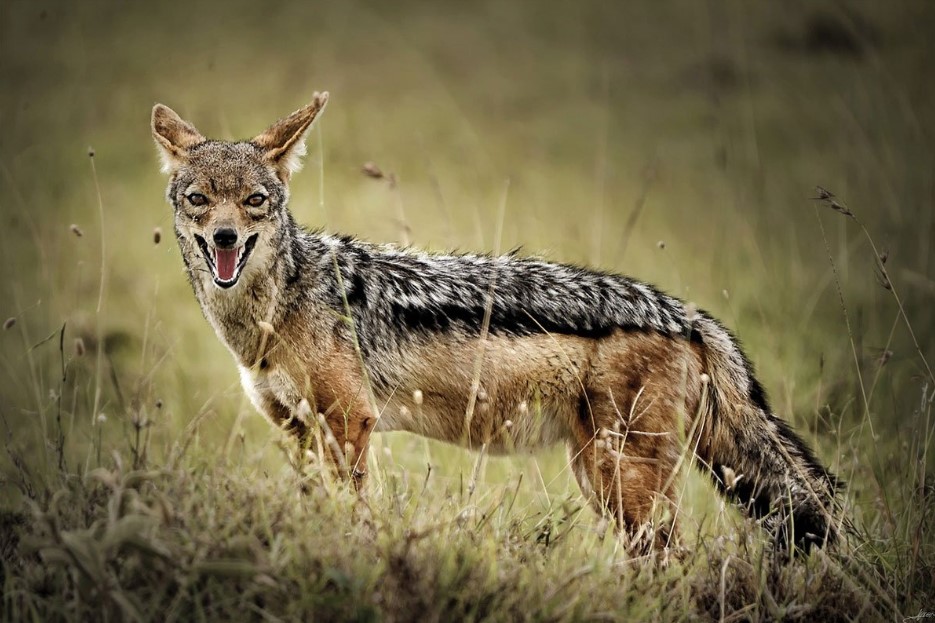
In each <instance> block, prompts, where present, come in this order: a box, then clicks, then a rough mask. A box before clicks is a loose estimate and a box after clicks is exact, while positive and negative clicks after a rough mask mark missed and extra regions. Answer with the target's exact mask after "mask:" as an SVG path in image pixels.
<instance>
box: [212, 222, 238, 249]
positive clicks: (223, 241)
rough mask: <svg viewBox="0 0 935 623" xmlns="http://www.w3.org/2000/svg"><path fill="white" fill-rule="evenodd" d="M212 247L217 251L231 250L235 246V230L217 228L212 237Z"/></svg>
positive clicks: (231, 228)
mask: <svg viewBox="0 0 935 623" xmlns="http://www.w3.org/2000/svg"><path fill="white" fill-rule="evenodd" d="M212 239H213V240H214V246H216V247H217V248H219V249H233V248H234V246H236V244H237V230H236V229H234V228H233V227H223V226H222V227H218V228H217V229H215V230H214V235H213V236H212Z"/></svg>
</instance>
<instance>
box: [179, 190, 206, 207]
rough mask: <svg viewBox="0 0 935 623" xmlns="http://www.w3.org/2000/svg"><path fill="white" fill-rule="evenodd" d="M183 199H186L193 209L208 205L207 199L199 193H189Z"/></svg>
mask: <svg viewBox="0 0 935 623" xmlns="http://www.w3.org/2000/svg"><path fill="white" fill-rule="evenodd" d="M185 198H186V199H188V202H189V203H190V204H192V205H193V206H195V207H201V206H204V205H208V198H207V197H205V196H204V195H202V194H201V193H191V194H190V195H188V196H187V197H185Z"/></svg>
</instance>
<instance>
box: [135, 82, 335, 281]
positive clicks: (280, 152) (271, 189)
mask: <svg viewBox="0 0 935 623" xmlns="http://www.w3.org/2000/svg"><path fill="white" fill-rule="evenodd" d="M327 101H328V94H327V93H316V94H315V96H314V97H313V99H312V103H311V104H309V105H308V106H306V107H304V108H301V109H299V110H297V111H295V112H294V113H292V114H291V115H289V116H288V117H286V118H284V119H280V120H279V121H277V122H276V123H274V124H273V125H272V126H270V127H269V128H268V129H267V130H266V131H265V132H263V133H262V134H260V135H258V136H256V137H254V138H253V139H251V140H248V141H237V142H227V141H216V140H209V139H206V138H205V137H204V136H202V135H201V133H200V132H199V131H198V130H196V129H195V127H194V126H193V125H191V124H190V123H188V122H186V121H184V120H182V118H181V117H179V116H178V115H177V114H176V113H175V112H174V111H173V110H172V109H171V108H168V107H167V106H163V105H162V104H156V106H155V107H154V108H153V118H152V130H153V138H154V139H155V140H156V145H157V146H158V148H159V152H160V155H161V156H162V170H163V171H164V172H166V173H168V174H169V176H170V180H169V189H168V192H167V196H168V199H169V202H170V203H171V204H172V205H173V206H174V207H175V231H176V235H177V236H178V239H179V246H180V247H181V249H182V256H183V258H184V260H185V264H186V265H187V267H188V269H189V271H191V273H192V276H193V278H194V277H195V276H196V275H203V276H204V277H205V278H207V276H208V275H210V278H211V280H212V281H213V283H214V285H216V286H217V287H219V288H222V289H227V288H231V287H233V286H235V285H236V284H237V283H238V281H240V280H241V278H242V277H245V276H249V275H250V274H259V273H260V272H261V271H266V270H269V268H270V263H271V261H272V258H273V257H274V256H275V250H276V248H277V246H278V245H279V243H280V242H281V236H282V235H283V232H284V231H286V229H287V228H285V227H284V225H285V224H286V222H287V219H288V218H289V217H288V213H287V212H286V202H287V200H288V196H289V189H288V182H289V175H290V173H292V172H294V171H296V170H298V169H299V167H300V166H301V161H300V159H301V157H302V156H303V155H305V135H306V134H307V133H308V130H309V128H310V127H311V126H312V122H313V121H314V120H315V118H316V117H317V116H318V114H319V113H321V111H322V109H323V108H324V107H325V104H326V103H327ZM205 281H207V279H205Z"/></svg>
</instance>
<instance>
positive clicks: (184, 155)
mask: <svg viewBox="0 0 935 623" xmlns="http://www.w3.org/2000/svg"><path fill="white" fill-rule="evenodd" d="M152 128H153V139H155V141H156V146H157V147H158V148H159V155H160V157H161V158H162V172H163V173H171V172H172V171H174V170H175V169H177V168H178V167H179V165H181V164H183V163H184V162H185V161H186V160H187V159H188V150H189V149H191V147H192V146H193V145H197V144H198V143H203V142H204V141H205V137H203V136H202V135H201V133H200V132H199V131H198V130H196V129H195V126H193V125H192V124H190V123H188V122H187V121H185V120H183V119H182V118H181V117H179V116H178V114H176V112H175V111H174V110H172V109H171V108H169V107H168V106H163V105H162V104H156V105H155V106H153V120H152Z"/></svg>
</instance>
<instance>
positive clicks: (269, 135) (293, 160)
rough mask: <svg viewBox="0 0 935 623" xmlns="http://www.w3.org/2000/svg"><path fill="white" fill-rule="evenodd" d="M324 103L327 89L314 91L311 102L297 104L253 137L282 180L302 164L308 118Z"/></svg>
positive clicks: (322, 107)
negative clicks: (299, 105)
mask: <svg viewBox="0 0 935 623" xmlns="http://www.w3.org/2000/svg"><path fill="white" fill-rule="evenodd" d="M327 103H328V92H327V91H325V92H323V93H317V92H316V93H315V95H313V96H312V103H311V104H309V105H308V106H305V107H304V108H300V109H298V110H297V111H295V112H294V113H292V114H291V115H289V116H288V117H286V118H284V119H280V120H279V121H277V122H276V123H274V124H273V125H271V126H270V127H269V128H267V130H266V131H265V132H263V133H262V134H260V135H259V136H257V137H256V138H254V139H253V142H254V143H256V145H257V146H258V147H260V149H262V150H263V151H264V152H265V154H264V157H265V158H266V160H267V162H269V163H270V164H272V165H273V166H274V167H275V168H276V172H277V173H278V174H279V177H280V178H281V179H282V180H283V181H286V180H288V179H289V174H290V173H292V172H294V171H298V170H299V169H300V168H302V156H304V155H305V136H306V135H307V134H308V130H309V128H311V127H312V122H314V121H315V119H316V118H317V117H318V115H319V114H320V113H321V111H322V110H324V108H325V104H327Z"/></svg>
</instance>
